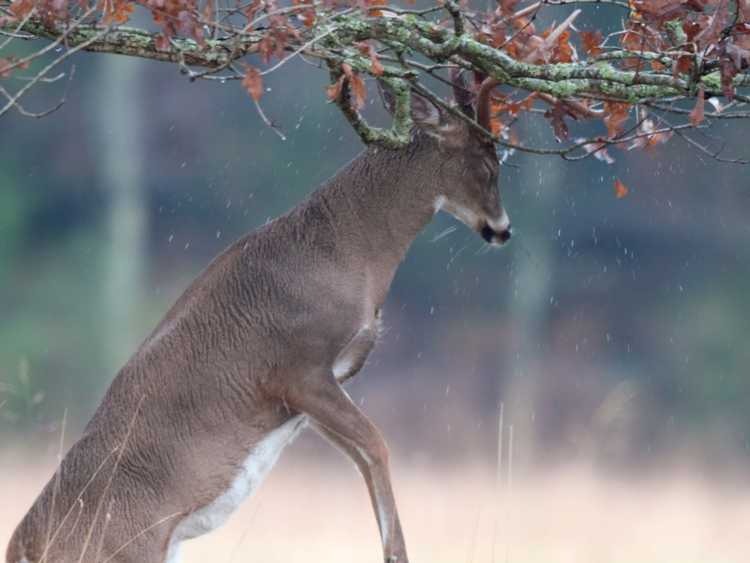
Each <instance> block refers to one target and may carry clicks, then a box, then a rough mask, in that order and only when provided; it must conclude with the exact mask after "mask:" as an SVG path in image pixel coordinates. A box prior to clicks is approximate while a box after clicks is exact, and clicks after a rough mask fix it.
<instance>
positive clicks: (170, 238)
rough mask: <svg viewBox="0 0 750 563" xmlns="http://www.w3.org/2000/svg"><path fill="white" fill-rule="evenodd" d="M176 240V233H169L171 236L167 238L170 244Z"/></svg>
mask: <svg viewBox="0 0 750 563" xmlns="http://www.w3.org/2000/svg"><path fill="white" fill-rule="evenodd" d="M173 240H174V234H171V235H169V238H168V239H167V242H168V243H169V244H172V241H173Z"/></svg>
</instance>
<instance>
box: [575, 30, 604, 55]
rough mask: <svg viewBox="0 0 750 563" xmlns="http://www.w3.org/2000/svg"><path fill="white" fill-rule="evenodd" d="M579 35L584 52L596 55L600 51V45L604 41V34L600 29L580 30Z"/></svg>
mask: <svg viewBox="0 0 750 563" xmlns="http://www.w3.org/2000/svg"><path fill="white" fill-rule="evenodd" d="M579 35H580V36H581V44H582V46H583V52H584V53H586V54H587V55H589V56H590V57H596V56H598V55H599V54H600V53H601V52H602V48H601V47H600V45H601V44H602V41H604V36H603V35H602V32H601V31H581V32H580V33H579Z"/></svg>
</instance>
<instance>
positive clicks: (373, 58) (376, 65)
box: [355, 41, 385, 76]
mask: <svg viewBox="0 0 750 563" xmlns="http://www.w3.org/2000/svg"><path fill="white" fill-rule="evenodd" d="M355 45H357V48H358V49H359V52H360V53H362V54H363V55H365V56H366V57H369V58H370V64H371V66H370V72H372V73H373V74H374V75H375V76H382V74H383V71H384V70H385V69H384V68H383V65H382V64H381V62H380V59H379V58H378V54H377V52H375V49H373V48H372V45H370V44H369V43H367V42H366V41H362V42H360V43H355Z"/></svg>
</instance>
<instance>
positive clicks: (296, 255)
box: [6, 82, 511, 563]
mask: <svg viewBox="0 0 750 563" xmlns="http://www.w3.org/2000/svg"><path fill="white" fill-rule="evenodd" d="M493 86H494V83H492V82H485V83H484V84H483V85H482V87H481V88H480V89H479V93H478V95H477V101H476V108H473V107H472V104H471V102H470V100H469V99H468V97H467V95H466V91H465V90H462V89H461V84H456V83H454V90H455V92H456V93H455V97H456V101H457V102H458V104H459V106H460V109H461V110H462V111H463V112H464V113H471V114H473V113H474V112H475V110H476V114H477V118H478V122H479V125H481V126H482V127H484V128H485V129H489V94H490V91H491V89H492V87H493ZM411 107H412V118H413V121H414V123H415V127H414V129H413V132H412V139H411V141H410V143H409V144H408V145H407V146H406V147H405V148H403V149H400V150H390V149H385V148H382V147H375V146H372V147H369V148H367V149H366V150H365V151H364V152H363V153H362V154H361V155H359V156H358V157H357V158H355V159H354V160H353V161H352V162H351V163H349V164H348V165H347V166H346V167H345V168H344V169H343V170H341V171H340V172H339V173H338V174H336V175H335V176H334V177H333V178H332V179H331V180H329V181H328V182H327V183H326V184H325V185H323V186H322V187H321V188H320V189H318V190H317V191H316V192H314V193H313V194H312V195H311V196H310V197H309V198H307V199H306V200H305V201H303V202H302V203H300V204H299V205H298V206H297V207H295V208H294V209H292V210H291V211H289V212H288V213H287V214H286V215H283V216H281V217H279V218H277V219H276V220H274V221H272V222H270V223H268V224H266V225H264V226H263V227H261V228H259V229H257V230H256V231H254V232H252V233H250V234H248V235H246V236H244V237H243V238H241V239H240V240H239V241H237V242H236V243H234V244H233V245H231V246H230V247H229V248H228V249H227V250H225V251H224V252H223V253H222V254H221V255H220V256H219V257H218V258H216V259H215V260H214V261H213V262H212V263H211V265H210V266H208V268H207V269H206V270H205V271H204V272H203V273H202V274H201V275H200V276H199V277H198V278H197V279H196V280H195V281H194V282H193V283H192V284H191V285H190V287H189V288H188V289H187V290H186V291H185V293H184V294H183V295H182V296H181V297H180V298H179V299H178V300H177V302H176V303H175V304H174V305H173V306H172V308H171V309H170V310H169V312H168V313H167V315H166V316H165V317H164V319H163V320H162V321H161V323H159V325H158V326H157V327H156V329H155V330H154V332H153V333H152V334H151V335H150V336H149V337H148V338H147V339H146V340H145V342H144V343H143V344H142V345H141V347H140V348H139V349H138V351H137V352H136V353H135V355H134V356H133V357H132V358H131V359H130V360H129V361H128V362H127V364H126V365H125V366H124V367H123V368H122V370H121V371H120V372H119V373H118V375H117V377H116V378H115V379H114V381H113V382H112V385H111V386H110V388H109V390H108V391H107V393H106V395H105V396H104V399H103V401H102V403H101V405H100V406H99V408H98V410H97V411H96V413H95V414H94V416H93V418H92V419H91V421H90V422H89V423H88V425H87V426H86V428H85V431H84V433H83V436H81V438H80V439H79V440H78V441H77V442H76V443H75V444H74V445H73V446H72V448H71V449H70V451H69V452H68V453H67V455H65V457H64V459H63V460H62V462H61V464H60V467H59V468H58V470H57V472H56V473H55V475H54V476H53V478H52V479H51V480H50V482H49V483H48V484H47V486H46V487H45V488H44V490H43V491H42V493H41V494H40V496H39V497H38V499H37V500H36V502H35V503H34V505H33V506H32V507H31V509H30V510H29V512H28V513H27V514H26V516H25V517H24V519H23V521H22V522H21V523H20V525H19V526H18V528H17V529H16V531H15V533H14V535H13V537H12V539H11V542H10V545H9V547H8V551H7V556H6V558H7V562H8V563H42V562H49V563H58V562H65V563H68V562H72V563H88V562H96V563H104V562H112V563H126V562H127V563H157V562H158V563H161V562H169V563H175V562H176V561H177V560H178V555H179V554H178V551H179V546H180V543H181V542H182V541H183V540H186V539H189V538H194V537H196V536H199V535H201V534H204V533H206V532H208V531H210V530H212V529H214V528H216V527H218V526H220V525H221V524H222V523H223V522H224V521H225V520H226V518H227V517H228V516H229V515H230V513H231V512H232V511H233V510H234V509H235V508H236V507H237V506H238V505H239V504H240V503H241V502H242V500H243V499H245V498H246V497H247V496H248V495H249V494H250V493H252V491H253V490H255V489H256V488H257V487H258V486H259V485H260V483H261V482H262V480H263V478H264V477H265V475H266V474H267V473H268V471H269V470H270V469H271V467H273V465H274V463H275V462H276V460H277V458H278V456H279V454H280V453H281V451H282V450H283V448H284V447H285V446H286V445H287V444H289V443H290V441H291V440H292V439H293V438H294V437H295V436H296V435H297V434H298V433H299V432H300V430H301V429H302V428H304V427H305V426H306V425H308V424H309V425H311V426H312V427H313V428H314V429H315V430H317V431H318V432H320V433H321V434H322V435H323V436H325V437H326V438H327V439H328V440H330V441H331V442H332V443H333V444H334V445H336V446H338V447H339V448H340V449H341V450H343V451H344V452H345V453H346V454H347V455H348V456H349V457H350V458H351V459H352V461H353V462H354V463H355V464H356V465H357V467H358V468H359V470H360V472H361V473H362V475H363V476H364V479H365V482H366V484H367V488H368V490H369V493H370V498H371V500H372V505H373V508H374V511H375V516H376V518H377V522H378V526H379V529H380V535H381V539H382V545H383V554H384V558H385V561H386V562H390V563H407V561H408V559H407V554H406V546H405V543H404V537H403V534H402V531H401V525H400V523H399V518H398V514H397V511H396V503H395V501H394V495H393V487H392V486H391V479H390V475H389V469H388V449H387V447H386V444H385V442H384V441H383V438H382V436H381V434H380V432H379V431H378V430H377V428H376V427H375V426H374V425H373V423H372V422H370V420H368V418H367V417H366V416H365V415H364V414H363V413H362V412H361V411H360V409H359V408H357V406H356V405H355V404H354V403H353V402H352V401H351V400H350V399H349V396H348V395H347V393H346V392H345V391H344V389H343V388H342V382H344V381H345V380H347V379H349V378H350V377H352V376H354V375H355V374H356V373H357V372H358V371H359V370H360V369H361V368H362V366H363V364H364V362H365V359H366V358H367V355H368V354H369V352H370V350H371V349H372V348H373V346H374V345H375V342H376V340H377V337H378V330H379V325H380V318H381V307H382V306H383V302H384V301H385V298H386V295H387V294H388V289H389V286H390V285H391V281H392V279H393V276H394V274H395V272H396V268H397V267H398V265H399V263H400V262H401V260H402V259H403V257H404V255H405V253H406V251H407V249H408V248H409V246H410V244H411V243H412V241H413V240H414V238H415V237H416V235H417V234H418V233H419V232H420V231H421V230H422V229H423V228H424V226H425V225H426V224H427V223H428V222H429V221H430V219H431V218H432V217H433V216H434V215H435V213H436V212H437V211H439V210H441V209H442V210H445V211H448V212H449V213H451V214H453V215H454V216H455V217H457V218H458V219H459V220H461V221H462V222H464V223H466V224H467V225H468V226H469V227H471V228H472V229H474V230H475V231H477V232H478V233H480V234H481V236H482V237H483V238H484V239H485V240H486V241H487V242H489V243H490V244H494V245H501V244H503V243H505V242H506V241H507V240H508V239H509V238H510V235H511V230H510V223H509V220H508V216H507V214H506V213H505V211H503V207H502V205H501V202H500V195H499V192H498V189H497V186H496V184H497V179H498V166H499V163H498V159H497V155H496V151H495V146H494V145H493V143H492V141H491V140H490V138H489V137H488V136H487V135H483V134H482V133H481V131H479V130H478V128H476V127H472V126H471V125H470V124H469V123H467V122H466V121H465V120H462V119H460V118H458V117H457V116H456V115H453V114H452V113H451V112H448V111H446V110H445V109H444V108H440V107H438V106H436V105H433V103H431V102H430V101H428V100H427V99H426V98H423V97H421V96H419V95H417V94H416V93H414V94H412V104H411Z"/></svg>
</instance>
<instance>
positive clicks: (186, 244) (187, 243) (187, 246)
mask: <svg viewBox="0 0 750 563" xmlns="http://www.w3.org/2000/svg"><path fill="white" fill-rule="evenodd" d="M188 248H190V243H189V242H186V243H185V250H187V249H188Z"/></svg>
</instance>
